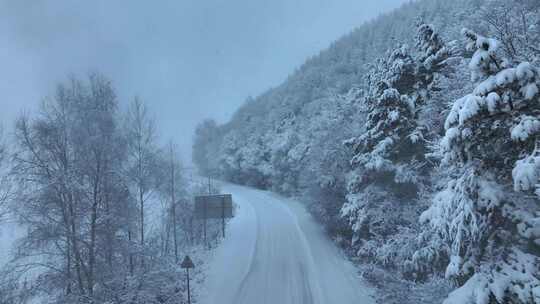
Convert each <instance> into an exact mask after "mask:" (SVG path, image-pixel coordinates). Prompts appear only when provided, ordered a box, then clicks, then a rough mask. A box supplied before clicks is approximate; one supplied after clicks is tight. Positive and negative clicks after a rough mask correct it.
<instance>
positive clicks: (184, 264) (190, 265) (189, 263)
mask: <svg viewBox="0 0 540 304" xmlns="http://www.w3.org/2000/svg"><path fill="white" fill-rule="evenodd" d="M180 267H181V268H183V269H189V268H195V265H194V264H193V261H192V260H191V258H190V257H189V255H186V257H185V258H184V260H183V261H182V264H180Z"/></svg>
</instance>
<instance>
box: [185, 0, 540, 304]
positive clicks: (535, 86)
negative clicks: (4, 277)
mask: <svg viewBox="0 0 540 304" xmlns="http://www.w3.org/2000/svg"><path fill="white" fill-rule="evenodd" d="M539 86H540V2H539V1H537V0H514V1H505V0H473V1H467V0H456V1H446V0H420V1H414V2H411V3H408V4H406V5H404V6H402V7H401V8H399V9H397V10H395V11H393V12H391V13H389V14H386V15H383V16H380V17H379V18H377V19H375V20H373V21H371V22H368V23H366V24H364V25H362V26H360V27H359V28H357V29H355V30H354V31H352V32H351V33H350V34H348V35H347V36H345V37H343V38H341V39H339V40H338V41H336V42H335V43H333V44H332V45H331V46H330V47H329V48H328V49H327V50H324V51H322V52H321V53H320V54H319V55H318V56H315V57H313V58H310V59H309V60H308V61H307V62H306V63H305V64H304V65H302V66H301V67H300V68H299V69H298V70H296V71H295V72H294V73H293V74H292V75H291V76H289V78H288V79H287V80H286V81H285V82H284V83H283V84H282V85H280V86H278V87H276V88H273V89H270V90H268V91H267V92H265V93H264V94H262V95H261V96H258V97H257V98H254V99H249V100H247V101H246V102H245V104H244V106H243V107H241V108H240V109H239V110H238V111H237V112H236V114H235V115H234V116H233V118H232V119H231V120H230V121H229V122H227V123H226V124H224V125H218V124H216V123H215V122H214V121H211V120H209V121H205V122H203V123H201V124H200V126H199V128H198V129H197V131H196V135H195V142H194V147H193V158H194V162H195V163H196V164H197V165H198V167H199V169H200V171H201V173H203V174H206V175H209V176H214V177H218V178H221V179H225V180H229V181H232V182H236V183H240V184H246V185H252V186H256V187H260V188H264V189H271V190H274V191H278V192H280V193H284V194H287V195H291V196H297V197H299V198H301V199H302V200H303V201H305V202H306V204H308V205H309V208H310V210H311V211H312V213H313V214H314V215H315V216H316V217H317V218H318V219H319V220H320V222H321V223H323V224H324V225H325V227H326V229H327V231H328V233H329V234H330V235H331V236H332V237H334V238H335V240H336V241H337V242H338V243H339V244H340V245H341V246H342V247H343V248H344V249H345V250H346V251H347V252H349V253H350V254H351V256H353V257H354V258H355V259H356V260H357V261H358V262H359V265H364V266H365V265H370V268H369V269H370V271H367V272H366V273H365V277H366V278H367V279H369V280H371V282H372V283H374V284H375V285H378V284H379V287H381V290H380V293H381V295H380V298H381V299H383V298H385V297H386V298H385V303H391V302H392V301H394V302H396V303H404V302H405V301H406V300H410V301H411V303H419V302H422V303H437V302H440V301H437V300H436V299H435V297H434V296H432V297H431V298H428V299H426V298H424V299H423V300H422V299H416V300H413V299H412V298H413V297H414V296H415V292H414V291H410V290H408V291H407V292H404V293H403V292H402V293H401V295H388V293H390V291H385V290H384V286H385V283H388V282H387V280H388V277H398V278H399V281H400V282H402V283H403V284H409V285H407V286H413V287H414V286H416V287H419V286H422V284H432V283H433V282H440V284H439V285H440V286H443V285H449V286H452V289H455V290H454V291H452V292H451V293H449V294H448V292H446V293H445V294H444V295H443V298H446V300H444V301H445V303H447V304H450V303H464V304H466V303H471V304H472V303H474V304H487V303H540V275H539V274H540V180H539V179H540V138H539V136H540V91H539ZM420 289H421V288H416V289H413V290H416V291H418V290H420ZM441 290H444V288H442V289H441ZM393 292H394V293H397V292H396V291H393ZM385 293H386V294H385ZM400 297H401V298H400Z"/></svg>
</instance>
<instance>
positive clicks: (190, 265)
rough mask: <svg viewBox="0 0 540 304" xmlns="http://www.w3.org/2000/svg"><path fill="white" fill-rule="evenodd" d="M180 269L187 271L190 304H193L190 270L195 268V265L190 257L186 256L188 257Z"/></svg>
mask: <svg viewBox="0 0 540 304" xmlns="http://www.w3.org/2000/svg"><path fill="white" fill-rule="evenodd" d="M180 267H182V268H183V269H185V270H186V283H187V296H188V304H191V288H190V287H189V269H190V268H195V265H194V264H193V261H192V260H191V258H190V257H189V255H186V257H185V258H184V260H183V261H182V264H180Z"/></svg>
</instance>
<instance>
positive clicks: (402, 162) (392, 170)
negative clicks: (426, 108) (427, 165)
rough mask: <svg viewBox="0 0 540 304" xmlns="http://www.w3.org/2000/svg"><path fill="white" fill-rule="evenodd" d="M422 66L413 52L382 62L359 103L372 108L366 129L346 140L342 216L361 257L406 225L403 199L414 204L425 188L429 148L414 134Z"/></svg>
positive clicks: (403, 50) (402, 49)
mask: <svg viewBox="0 0 540 304" xmlns="http://www.w3.org/2000/svg"><path fill="white" fill-rule="evenodd" d="M416 81H417V79H416V66H415V61H414V58H413V56H412V55H411V54H410V53H409V51H408V49H407V47H405V46H401V47H398V48H397V49H395V50H394V51H392V52H390V54H389V56H388V57H387V58H386V59H385V60H378V61H377V62H376V65H375V67H374V68H373V69H372V71H371V73H370V75H369V77H368V79H367V82H368V86H367V87H368V88H369V91H368V92H367V94H366V96H365V97H363V99H362V100H360V101H359V102H363V103H365V105H366V108H367V113H368V114H367V121H366V123H365V130H362V131H361V135H360V136H357V137H354V138H352V139H349V140H348V141H346V145H347V146H348V147H349V148H350V149H352V151H353V157H352V159H351V162H350V164H351V166H352V168H353V170H352V172H350V173H349V177H348V186H347V191H348V194H347V201H346V202H345V204H344V206H343V207H342V216H343V217H345V218H347V219H348V221H349V223H350V224H351V227H352V230H353V243H355V242H357V241H358V240H362V242H363V243H360V242H359V243H357V248H358V249H359V252H358V254H359V255H378V254H377V253H376V252H373V251H374V250H375V251H376V249H377V248H378V247H380V244H379V242H384V240H385V239H386V238H387V237H388V236H389V235H392V234H394V233H396V232H397V231H398V230H399V227H400V226H402V225H403V224H404V219H403V218H401V216H400V214H401V212H402V211H399V210H400V209H401V207H402V206H400V204H399V203H397V202H398V201H399V199H398V197H401V198H402V199H403V198H408V199H409V200H414V198H415V197H416V193H417V190H418V187H419V176H418V172H419V171H420V167H421V166H422V158H423V155H424V148H425V146H424V144H423V143H422V142H421V138H420V136H419V135H417V134H416V133H415V132H414V131H415V129H416V127H417V125H416V120H415V105H416V103H417V101H418V99H419V98H420V96H418V95H417V94H416V93H415V91H414V88H415V83H416Z"/></svg>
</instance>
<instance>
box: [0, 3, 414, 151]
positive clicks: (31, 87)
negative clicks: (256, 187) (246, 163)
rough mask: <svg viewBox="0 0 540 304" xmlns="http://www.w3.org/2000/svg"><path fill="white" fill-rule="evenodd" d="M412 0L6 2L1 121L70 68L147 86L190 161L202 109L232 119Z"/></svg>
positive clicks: (0, 11) (130, 87)
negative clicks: (250, 100) (339, 42)
mask: <svg viewBox="0 0 540 304" xmlns="http://www.w3.org/2000/svg"><path fill="white" fill-rule="evenodd" d="M403 2H405V0H174V1H173V0H170V1H135V0H129V1H128V0H125V1H112V0H101V1H82V0H81V1H72V0H70V1H68V0H65V1H60V0H55V1H45V0H32V1H30V0H0V105H1V106H0V122H3V125H4V126H5V127H6V128H10V127H11V125H12V123H13V119H14V118H15V117H16V116H17V115H18V114H20V113H21V112H22V111H23V110H24V111H32V110H35V108H36V106H37V105H38V104H39V102H40V100H41V99H42V98H43V97H45V96H50V95H52V92H53V91H54V87H55V85H56V83H58V82H59V81H63V80H65V79H66V77H67V76H69V75H70V74H75V75H80V76H85V75H86V74H87V73H89V72H92V71H97V72H100V73H102V74H104V75H105V76H107V77H108V78H110V79H111V80H112V81H113V83H114V85H115V87H116V88H117V90H118V95H119V98H120V100H121V102H122V103H124V104H125V103H127V101H129V100H130V99H131V98H132V97H133V96H135V95H138V96H140V97H141V98H142V99H143V100H145V101H146V102H147V103H148V104H149V106H150V108H151V110H152V111H153V113H154V116H155V117H156V119H157V121H158V125H159V127H160V131H161V132H160V133H161V134H162V136H161V140H162V142H166V141H167V140H169V139H173V140H174V141H175V142H176V143H177V144H178V145H179V146H180V147H181V149H182V153H183V155H184V160H185V161H189V160H190V159H189V158H190V150H191V140H192V134H193V131H194V128H195V126H196V124H197V123H198V122H199V121H201V120H202V119H204V118H214V119H216V120H218V121H219V122H224V121H226V120H227V119H228V118H229V117H230V116H231V114H232V113H233V112H234V111H235V109H237V108H238V107H239V106H240V105H241V104H242V102H243V101H244V100H245V99H246V97H247V96H250V95H251V96H256V95H258V94H260V93H262V92H263V91H264V90H265V89H267V88H269V87H271V86H275V85H278V84H279V83H280V82H282V81H283V80H284V79H285V78H286V77H287V75H288V74H289V73H291V72H292V71H293V70H294V68H295V67H298V66H299V65H300V64H302V63H303V61H304V60H305V59H306V58H307V57H308V56H311V55H315V54H317V53H318V52H319V51H320V50H322V49H324V48H326V47H327V46H329V44H330V43H331V42H332V41H334V40H336V39H338V38H339V37H340V36H342V35H344V34H346V33H348V32H350V31H351V30H352V29H353V28H354V27H356V26H359V25H360V24H362V22H364V21H366V20H368V19H371V18H373V17H375V16H376V15H378V14H379V13H381V12H384V11H388V10H390V9H392V8H395V7H397V6H398V5H399V4H400V3H403Z"/></svg>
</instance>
